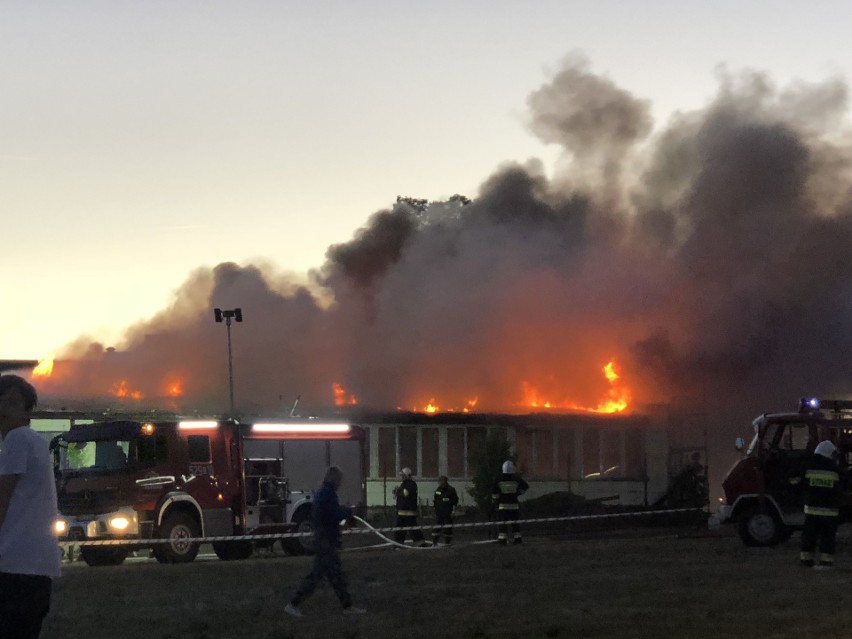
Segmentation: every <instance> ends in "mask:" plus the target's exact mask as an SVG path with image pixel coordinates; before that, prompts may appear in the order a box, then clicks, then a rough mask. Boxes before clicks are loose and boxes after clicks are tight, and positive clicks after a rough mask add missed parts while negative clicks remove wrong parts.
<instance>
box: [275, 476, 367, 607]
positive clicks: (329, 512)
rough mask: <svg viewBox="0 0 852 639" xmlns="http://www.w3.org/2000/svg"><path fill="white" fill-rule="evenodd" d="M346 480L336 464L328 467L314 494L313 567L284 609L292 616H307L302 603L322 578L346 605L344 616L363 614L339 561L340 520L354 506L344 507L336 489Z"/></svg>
mask: <svg viewBox="0 0 852 639" xmlns="http://www.w3.org/2000/svg"><path fill="white" fill-rule="evenodd" d="M342 481H343V472H342V471H341V470H340V469H339V468H338V467H337V466H329V467H328V470H326V472H325V479H324V480H323V482H322V486H321V487H320V489H319V490H318V491H317V493H316V495H314V508H313V523H314V566H313V570H311V572H310V573H309V574H308V575H307V576H305V578H304V579H303V580H302V583H301V584H299V588H298V589H297V590H296V594H295V595H293V598H292V599H291V600H290V602H289V603H288V604H287V606H286V607H285V608H284V612H286V613H287V614H288V615H291V616H293V617H304V616H305V615H304V613H303V612H302V611H301V610H300V609H299V605H300V604H301V603H302V602H303V601H304V600H305V599H307V598H308V597H309V596H310V595H311V594H312V593H313V592H314V590H315V589H316V587H317V586H318V585H319V583H320V582H321V581H322V580H323V578H326V579H328V581H329V583H330V584H331V587H332V588H334V592H335V594H336V595H337V598H338V599H339V600H340V603H341V605H342V606H343V614H344V615H362V614H364V613H365V612H367V611H366V610H365V609H364V608H358V607H356V606H353V605H352V597H351V596H350V594H349V590H348V589H347V588H346V577H345V576H344V575H343V569H342V566H341V564H340V554H339V553H338V552H337V549H338V548H339V546H340V522H341V521H343V520H344V519H345V520H351V519H352V509H351V508H348V507H347V506H341V505H340V502H339V501H338V499H337V490H338V489H339V488H340V483H341V482H342Z"/></svg>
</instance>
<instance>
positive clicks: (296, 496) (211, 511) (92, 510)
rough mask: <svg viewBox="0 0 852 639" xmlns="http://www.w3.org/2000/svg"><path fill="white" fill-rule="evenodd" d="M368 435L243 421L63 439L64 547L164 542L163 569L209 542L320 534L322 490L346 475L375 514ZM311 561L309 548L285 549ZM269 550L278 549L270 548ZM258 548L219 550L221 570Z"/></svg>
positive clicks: (346, 428) (130, 428) (133, 428)
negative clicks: (315, 510)
mask: <svg viewBox="0 0 852 639" xmlns="http://www.w3.org/2000/svg"><path fill="white" fill-rule="evenodd" d="M364 441H365V437H364V431H363V430H362V429H361V428H358V427H356V426H351V425H349V424H345V423H321V422H320V421H318V420H314V419H310V420H287V421H284V422H276V423H273V422H256V423H251V424H247V423H240V422H237V421H234V420H219V419H213V420H174V421H139V420H134V419H126V420H125V419H114V418H113V419H110V420H109V421H100V422H95V423H88V424H74V425H72V426H71V428H70V430H68V431H67V432H65V433H62V434H60V435H58V436H56V437H54V438H53V440H52V441H51V450H52V451H53V458H54V469H55V473H56V481H57V496H58V502H59V514H60V517H59V518H58V519H57V521H56V524H55V532H56V534H57V536H58V537H59V539H60V540H61V541H92V540H127V541H128V542H131V541H134V540H153V539H168V540H170V541H169V543H164V542H160V543H150V544H149V545H148V546H149V547H150V548H151V551H152V553H153V555H154V557H156V558H157V560H158V561H160V562H162V563H182V562H188V561H192V560H193V559H194V558H195V557H196V555H197V554H198V550H199V544H198V543H197V542H188V541H185V540H187V539H191V538H200V537H223V536H242V535H261V534H278V533H284V532H296V531H297V532H309V531H310V530H311V498H312V492H311V491H312V490H313V489H315V488H316V487H317V486H319V484H320V483H321V482H322V477H323V473H324V471H325V467H326V466H328V465H330V464H335V465H337V466H340V467H341V468H342V469H343V471H344V482H345V483H344V485H343V486H342V487H341V490H340V497H341V501H342V502H348V503H351V504H353V505H356V506H357V505H363V504H364V503H365V501H366V500H365V484H364V478H363V470H362V469H363V468H364V455H365V450H364ZM282 542H283V543H284V547H285V549H286V550H288V551H289V552H292V553H300V552H309V550H310V537H298V538H289V539H284V540H282ZM267 543H269V542H267ZM140 547H145V544H144V542H143V543H141V544H135V545H132V544H128V545H88V546H87V545H81V547H80V553H81V555H82V557H83V559H84V561H85V562H86V563H87V564H89V565H90V566H101V565H115V564H120V563H121V562H122V561H124V559H125V558H126V557H127V555H128V553H129V552H130V550H132V549H135V548H140ZM253 547H254V544H253V543H252V541H250V540H239V539H238V540H229V541H222V542H217V543H213V550H214V551H215V553H216V555H218V557H219V558H220V559H224V560H231V559H245V558H247V557H248V556H250V555H251V554H252V551H253Z"/></svg>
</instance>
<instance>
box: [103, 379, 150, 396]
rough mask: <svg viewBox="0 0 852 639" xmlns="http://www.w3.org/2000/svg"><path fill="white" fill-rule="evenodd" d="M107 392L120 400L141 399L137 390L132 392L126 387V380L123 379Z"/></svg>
mask: <svg viewBox="0 0 852 639" xmlns="http://www.w3.org/2000/svg"><path fill="white" fill-rule="evenodd" d="M109 392H110V393H112V394H113V395H114V396H116V397H120V398H122V399H142V393H141V392H140V391H138V390H132V389H131V388H130V387H129V386H128V384H127V380H126V379H123V380H121V381H120V382H118V383H116V384H113V385H112V388H110V390H109Z"/></svg>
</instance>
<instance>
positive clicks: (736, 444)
mask: <svg viewBox="0 0 852 639" xmlns="http://www.w3.org/2000/svg"><path fill="white" fill-rule="evenodd" d="M734 448H736V449H737V450H738V451H739V452H742V450H743V448H745V440H744V439H743V438H742V437H737V438H736V439H735V440H734Z"/></svg>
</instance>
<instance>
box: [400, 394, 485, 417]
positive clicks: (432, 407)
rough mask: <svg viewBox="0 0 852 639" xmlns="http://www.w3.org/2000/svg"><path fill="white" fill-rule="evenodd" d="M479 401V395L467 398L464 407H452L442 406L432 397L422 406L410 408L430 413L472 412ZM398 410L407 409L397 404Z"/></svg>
mask: <svg viewBox="0 0 852 639" xmlns="http://www.w3.org/2000/svg"><path fill="white" fill-rule="evenodd" d="M478 403H479V397H474V398H473V399H467V400H465V403H464V405H463V406H462V407H460V408H457V407H455V406H453V407H452V408H441V407H440V406H439V405H438V402H437V401H436V400H435V398H434V397H431V398H430V399H429V401H428V402H426V403H425V404H422V405H420V406H417V405H414V406H412V407H411V408H410V409H408V410H410V411H411V412H412V413H427V414H429V415H434V414H435V413H470V412H472V411H473V409H474V408H476V405H477V404H478ZM396 409H397V410H406V409H405V408H403V407H402V406H397V407H396Z"/></svg>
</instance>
